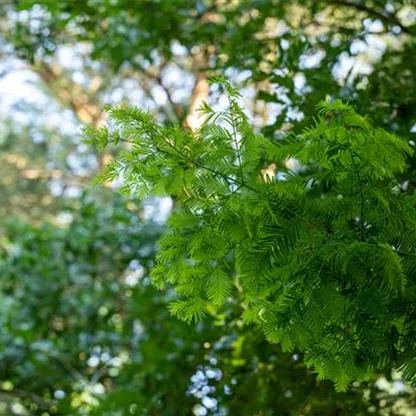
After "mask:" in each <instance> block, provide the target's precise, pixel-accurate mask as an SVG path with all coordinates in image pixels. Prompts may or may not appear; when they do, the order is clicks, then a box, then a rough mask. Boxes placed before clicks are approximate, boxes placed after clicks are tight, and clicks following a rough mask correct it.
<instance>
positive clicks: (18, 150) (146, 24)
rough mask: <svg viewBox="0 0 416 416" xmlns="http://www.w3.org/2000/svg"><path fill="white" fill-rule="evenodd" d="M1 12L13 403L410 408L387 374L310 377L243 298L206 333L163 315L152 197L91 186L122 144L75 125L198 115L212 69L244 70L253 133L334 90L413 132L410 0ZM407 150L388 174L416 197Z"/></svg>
mask: <svg viewBox="0 0 416 416" xmlns="http://www.w3.org/2000/svg"><path fill="white" fill-rule="evenodd" d="M0 9H1V18H0V45H1V49H0V58H1V70H0V71H1V77H2V81H1V89H2V92H3V93H2V96H1V98H0V103H1V106H0V115H1V119H2V122H1V128H0V130H1V133H0V146H1V156H0V157H1V165H0V166H1V167H0V169H1V170H2V172H4V174H2V175H1V180H0V192H1V198H0V201H1V202H0V212H1V214H2V221H1V224H0V228H1V229H2V240H1V252H2V254H1V265H0V267H1V270H2V273H1V296H2V299H4V302H2V313H1V318H0V319H1V320H2V330H1V350H0V353H1V356H2V359H1V362H2V365H1V374H0V381H1V391H2V393H1V401H2V402H1V406H2V407H1V409H2V410H1V411H2V412H3V413H4V414H7V415H8V414H12V415H13V414H35V415H36V414H45V413H46V414H48V413H50V414H93V413H94V412H95V413H96V414H154V415H156V414H190V413H192V412H193V413H194V414H235V413H242V412H245V413H246V414H253V415H254V414H293V415H298V414H328V415H332V414H367V413H371V414H374V413H375V414H394V412H395V413H399V414H400V412H401V413H402V414H406V413H405V412H407V414H412V412H414V407H412V406H414V404H413V400H414V393H413V391H412V389H411V388H410V387H409V386H407V385H405V384H404V383H403V382H402V381H401V380H400V375H398V374H396V373H394V374H393V375H392V374H390V372H387V373H385V374H382V372H380V374H374V376H373V379H371V380H369V381H368V382H366V383H361V384H356V385H353V386H352V389H351V390H350V391H349V392H348V393H335V392H334V391H333V388H332V386H331V384H328V383H326V382H319V383H317V382H316V375H315V374H311V373H310V371H309V370H306V369H305V367H304V365H303V364H302V362H303V361H302V358H303V357H302V355H301V354H299V352H292V353H290V354H288V353H282V352H281V351H280V349H279V347H276V346H273V345H271V344H269V343H267V342H264V341H263V335H262V334H260V333H257V330H253V329H247V328H245V327H243V326H242V325H241V321H240V319H239V313H238V310H239V308H240V306H239V304H240V303H241V301H242V299H240V298H239V297H238V296H237V297H236V298H235V300H234V301H233V302H232V303H231V304H228V305H227V308H226V309H224V310H220V311H217V312H216V313H213V312H212V315H211V316H210V317H209V318H208V319H207V320H205V321H204V322H203V323H202V324H198V325H197V326H196V327H195V326H191V327H190V326H187V325H186V324H184V323H182V322H180V321H178V320H176V319H175V318H172V317H170V316H169V313H168V310H167V302H168V301H170V300H173V299H174V298H173V296H174V295H173V294H172V293H171V291H170V290H168V291H166V292H157V291H156V290H155V289H154V288H152V286H150V285H149V284H148V283H146V282H148V278H147V269H148V267H149V266H150V265H151V264H152V263H151V262H152V261H153V260H152V258H153V255H154V251H153V250H154V244H155V239H156V238H157V237H158V236H159V235H160V233H162V232H163V230H162V228H163V227H162V226H161V223H163V220H161V219H160V218H159V219H158V218H157V216H158V215H157V214H159V217H160V213H159V210H158V209H157V206H158V205H160V203H157V204H154V203H149V202H145V203H144V205H140V204H137V203H136V202H134V201H131V200H130V201H125V202H121V201H120V200H116V197H115V196H114V194H113V192H111V191H109V190H108V189H107V190H103V189H101V188H100V190H98V189H95V190H93V191H91V190H88V189H89V188H90V185H89V183H90V180H91V178H92V177H93V176H94V175H95V172H96V171H97V169H100V168H101V167H102V166H104V165H106V164H107V163H108V161H109V160H110V159H112V158H113V157H114V154H115V153H116V150H115V149H110V150H108V151H106V152H104V153H101V152H100V153H93V152H92V151H91V149H89V148H87V147H85V146H84V145H82V144H81V143H80V134H79V126H80V125H81V124H82V125H88V126H91V127H96V126H99V125H101V123H102V121H103V119H104V117H105V116H104V104H119V103H120V102H122V101H124V102H125V103H128V104H134V105H137V106H139V107H140V108H143V109H149V110H150V111H151V112H152V113H153V114H154V115H155V116H156V117H157V118H158V120H160V121H161V123H163V124H164V125H166V124H167V123H169V122H179V123H180V124H182V125H184V126H188V127H190V128H195V127H197V126H198V121H197V120H196V118H195V108H196V107H198V106H199V105H200V102H201V100H203V99H209V101H210V102H211V103H212V105H213V106H214V107H215V106H216V108H224V107H226V106H227V101H226V100H225V101H224V98H223V94H221V91H220V90H218V89H215V88H213V89H212V90H211V92H209V90H208V83H207V77H208V76H209V75H211V74H212V73H214V72H216V71H221V72H224V73H225V74H226V75H227V76H228V77H229V78H230V79H231V80H232V81H233V82H237V83H239V84H240V86H241V92H242V94H243V96H244V100H243V104H244V107H245V108H247V111H248V114H249V116H250V118H251V119H252V120H253V124H254V127H253V129H254V133H255V134H256V135H258V134H259V133H260V132H262V134H263V135H264V136H265V137H266V138H267V139H271V140H273V139H276V138H279V137H281V136H282V134H284V133H285V132H287V131H290V132H292V133H294V134H299V133H300V132H301V131H303V129H304V128H305V126H311V125H312V124H313V120H312V119H313V117H314V116H315V114H316V111H315V108H316V104H317V103H318V102H319V101H321V100H322V99H325V98H326V96H330V97H331V98H333V99H336V98H342V99H344V100H349V101H350V102H351V104H352V105H353V106H354V108H355V109H356V110H357V111H358V112H359V113H361V114H369V116H370V118H371V119H372V120H373V122H374V125H375V126H379V127H382V128H385V129H387V130H388V131H393V132H395V133H397V134H399V135H400V136H401V137H403V138H404V139H405V140H407V141H408V143H409V144H410V145H411V146H413V145H414V143H413V140H414V134H415V132H414V131H412V129H414V127H413V126H414V124H415V122H416V118H415V94H414V88H415V82H414V81H415V80H414V74H415V73H416V68H415V61H414V59H413V58H412V57H413V56H414V53H415V46H416V43H415V36H416V34H415V27H416V26H415V9H414V5H413V2H412V1H410V0H409V1H406V0H400V1H394V0H392V1H386V0H382V1H375V0H374V1H370V0H360V1H358V0H356V1H353V0H347V1H343V0H334V1H330V2H328V1H312V0H311V1H307V0H305V1H297V2H292V1H290V2H289V1H284V0H257V1H250V2H248V1H231V2H223V1H220V0H210V1H200V0H195V1H180V0H177V1H176V0H175V1H168V0H160V1H159V0H158V1H146V0H141V1H140V2H139V1H126V0H124V1H123V0H102V1H96V0H85V1H75V0H64V1H59V2H53V1H48V0H38V1H35V0H17V1H14V2H2V4H1V5H0ZM29 83H31V85H28V84H29ZM23 84H24V87H22V90H21V91H22V92H21V93H20V94H19V93H18V90H20V89H19V88H17V86H19V87H20V86H21V85H22V86H23ZM11 91H13V92H11ZM195 151H197V149H195ZM413 160H414V158H410V159H407V164H406V167H405V169H404V170H403V172H402V173H400V174H399V175H398V176H397V180H398V181H399V182H400V183H401V184H403V186H404V188H405V189H407V190H408V191H409V193H410V191H412V189H413V187H414V183H415V166H414V162H413ZM265 162H266V161H264V165H262V166H261V168H264V169H267V168H269V167H270V166H267V165H266V164H265ZM270 169H271V171H270V172H271V174H272V175H273V174H275V172H274V169H273V167H272V166H271V167H270ZM277 170H278V174H279V172H280V170H286V166H285V167H283V166H278V167H277ZM116 185H117V184H116ZM107 187H108V188H110V187H111V186H110V184H108V183H107ZM82 190H87V192H86V193H85V194H83V193H82ZM165 202H166V201H165ZM12 215H13V216H15V217H18V218H19V219H15V218H13V219H12ZM152 216H153V222H151V223H150V224H147V222H146V221H147V220H148V219H149V218H151V217H152ZM155 222H156V223H157V225H155ZM123 247H124V249H123ZM143 247H147V248H149V247H151V251H149V250H148V249H146V250H144V251H143V250H142V249H143ZM149 262H150V263H149ZM139 265H141V267H143V268H144V269H143V270H142V269H141V267H139ZM131 267H132V268H133V270H130V268H131ZM137 267H138V270H139V271H140V274H142V273H143V276H142V277H141V278H140V279H139V280H138V281H137V283H136V284H135V285H133V282H135V279H136V278H135V277H130V278H128V276H129V275H130V274H131V273H133V274H134V272H136V273H137V271H138V270H136V269H135V268H137ZM136 277H137V276H136ZM127 282H130V284H128V283H127ZM100 308H101V309H100ZM100 311H101V312H100ZM105 311H107V312H106V313H104V312H105ZM56 357H58V358H56ZM97 360H98V361H97ZM51 369H53V371H51ZM110 370H111V371H110ZM380 377H381V378H380ZM392 377H393V379H392ZM387 380H389V381H392V383H389V382H388V381H387ZM253 386H256V389H254V387H253ZM253 390H255V393H254V394H253ZM62 392H63V393H62Z"/></svg>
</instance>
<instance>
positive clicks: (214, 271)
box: [86, 78, 416, 390]
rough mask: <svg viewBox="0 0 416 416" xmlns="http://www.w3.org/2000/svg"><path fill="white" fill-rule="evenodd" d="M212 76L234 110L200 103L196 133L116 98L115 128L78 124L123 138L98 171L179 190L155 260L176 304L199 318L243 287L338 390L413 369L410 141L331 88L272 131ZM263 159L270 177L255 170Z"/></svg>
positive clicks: (253, 310) (153, 189)
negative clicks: (300, 125)
mask: <svg viewBox="0 0 416 416" xmlns="http://www.w3.org/2000/svg"><path fill="white" fill-rule="evenodd" d="M213 81H214V82H220V83H221V85H222V86H223V88H224V91H225V93H226V95H227V97H228V100H229V109H228V110H227V111H214V110H213V109H212V108H211V107H210V106H209V105H208V104H207V103H204V104H203V105H202V106H201V116H202V117H204V122H203V123H202V126H201V127H200V129H198V131H196V132H191V131H189V130H186V129H184V128H182V127H180V126H174V125H168V126H165V125H160V124H157V123H156V122H155V121H154V120H153V117H152V116H151V115H150V114H148V113H146V112H143V111H141V110H139V109H137V108H122V107H115V108H110V109H109V119H110V121H111V123H112V124H111V126H112V129H108V128H103V129H100V130H89V131H87V132H86V139H87V141H88V142H89V143H93V144H97V145H98V146H100V147H104V146H105V145H107V144H110V143H118V142H126V143H127V145H126V146H125V148H124V150H123V151H122V152H121V154H120V156H119V157H118V158H117V160H115V161H114V162H113V163H111V164H110V165H109V166H108V167H107V168H106V169H105V171H104V172H103V173H102V174H101V178H102V179H103V180H114V179H119V180H121V181H122V183H123V185H122V190H123V191H125V192H126V193H128V194H130V195H134V196H136V197H138V198H146V197H148V196H151V195H165V196H171V197H172V198H173V199H174V201H175V209H174V212H173V213H172V215H171V217H170V219H169V221H168V227H169V232H168V233H166V235H164V236H163V237H162V238H161V240H160V242H159V246H160V251H159V254H158V256H157V262H156V265H155V267H154V268H153V272H152V276H153V281H154V283H155V284H156V285H157V286H159V287H161V288H163V287H164V286H165V285H166V284H167V283H168V284H172V285H173V287H174V288H175V290H176V292H177V293H178V294H179V295H180V296H181V299H180V300H177V301H175V302H173V303H172V304H171V306H170V308H171V311H172V313H173V314H175V315H177V316H178V317H179V318H181V319H183V320H185V321H187V322H191V321H198V320H200V319H201V318H203V317H204V315H205V314H206V313H207V312H209V311H211V310H212V309H213V308H218V307H223V308H226V304H227V302H230V301H231V300H232V299H233V297H235V295H236V294H237V292H238V293H239V296H241V297H242V299H243V304H242V311H241V313H242V318H243V320H244V322H245V323H247V324H249V323H255V324H256V325H258V326H259V327H260V328H261V329H262V331H263V332H264V334H265V337H266V338H267V339H268V340H269V341H270V342H272V343H279V344H281V346H282V348H283V350H285V351H293V350H294V349H295V348H296V349H298V350H301V351H303V352H304V357H305V362H306V364H307V365H308V366H310V367H312V368H313V369H314V370H315V371H316V372H317V374H318V378H319V379H329V380H333V381H334V382H335V387H336V388H337V389H338V390H345V389H346V388H347V386H348V384H349V383H350V382H351V381H352V380H366V379H368V378H369V377H370V376H371V375H372V374H374V373H375V372H378V371H383V370H385V369H391V368H393V367H394V368H398V369H400V370H401V371H402V372H403V376H404V377H405V378H406V379H408V380H411V381H415V380H416V337H415V328H416V316H415V305H416V302H415V300H416V291H415V289H416V285H415V283H416V279H415V271H416V232H415V231H414V230H415V229H416V199H415V196H414V195H411V194H409V193H407V192H405V191H404V190H403V187H402V184H401V183H400V181H399V179H398V178H399V177H400V173H401V172H403V171H404V169H405V168H406V164H407V161H408V158H409V157H410V156H411V155H412V149H411V147H410V146H409V145H408V144H407V143H406V142H405V141H404V140H402V139H401V138H399V137H397V136H396V135H394V134H392V133H390V132H387V131H385V130H383V129H381V128H377V127H375V126H374V125H373V124H372V122H371V120H369V119H368V118H366V117H363V116H361V115H359V114H357V113H356V112H355V111H354V109H353V108H352V107H351V106H350V105H349V104H346V103H343V102H341V101H339V100H336V101H334V102H329V101H326V102H321V103H320V104H319V106H318V108H317V117H316V119H315V122H314V124H313V125H312V126H310V127H309V128H307V129H305V130H304V131H303V133H302V134H300V135H297V136H294V135H290V134H288V135H286V136H284V137H281V138H280V139H276V140H266V139H265V138H263V137H261V136H259V135H258V134H256V132H255V131H254V130H253V128H252V126H251V124H250V121H249V120H248V118H247V116H246V115H245V113H244V111H243V110H242V108H241V107H240V106H239V103H238V99H239V93H238V91H237V90H236V89H235V88H234V87H233V86H231V85H230V84H229V83H228V82H227V81H226V80H225V79H223V78H214V79H213ZM288 158H294V159H296V160H297V161H298V162H299V166H300V167H299V168H298V169H296V170H291V169H289V168H287V167H286V165H285V161H286V160H287V159H288ZM271 163H275V164H276V165H277V169H278V171H279V175H277V176H276V178H271V177H270V176H268V175H263V174H262V169H263V168H264V167H267V166H268V164H271Z"/></svg>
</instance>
